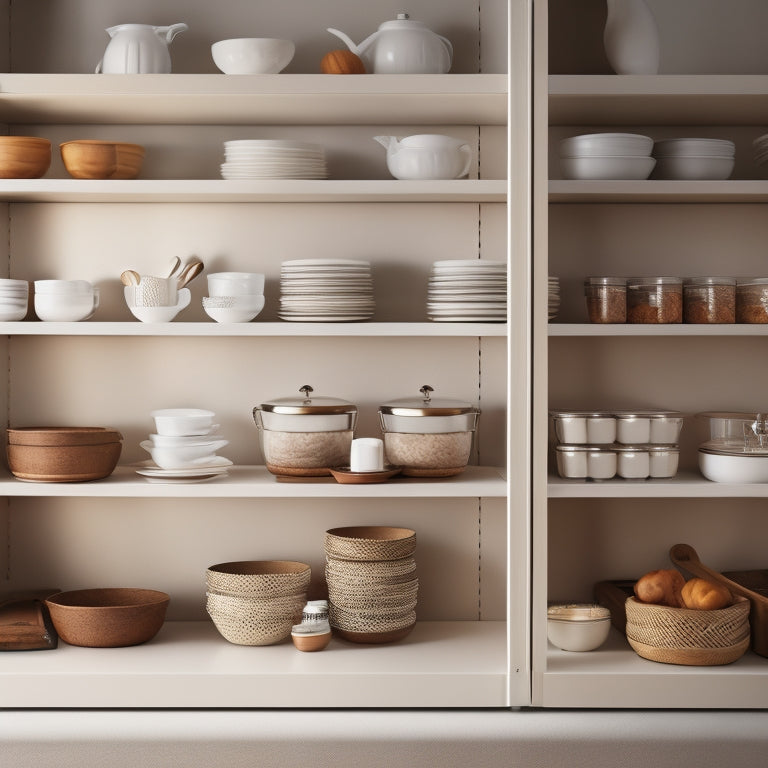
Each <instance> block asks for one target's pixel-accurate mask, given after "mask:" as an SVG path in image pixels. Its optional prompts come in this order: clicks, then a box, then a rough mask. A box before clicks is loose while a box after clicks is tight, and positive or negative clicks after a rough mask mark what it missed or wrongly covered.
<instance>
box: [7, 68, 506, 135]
mask: <svg viewBox="0 0 768 768" xmlns="http://www.w3.org/2000/svg"><path fill="white" fill-rule="evenodd" d="M506 121H507V76H506V75H503V74H497V75H493V74H491V75H450V74H449V75H346V76H345V75H319V74H317V75H288V74H280V75H238V76H227V75H181V74H171V75H77V74H76V75H71V74H0V122H4V123H94V124H105V123H107V124H139V123H151V124H156V125H157V124H178V125H190V124H192V125H195V124H197V125H200V124H216V125H222V124H229V125H289V124H290V125H323V124H333V125H339V124H353V125H376V124H395V123H404V124H409V125H412V124H425V125H429V124H435V125H440V124H445V125H478V124H479V125H506Z"/></svg>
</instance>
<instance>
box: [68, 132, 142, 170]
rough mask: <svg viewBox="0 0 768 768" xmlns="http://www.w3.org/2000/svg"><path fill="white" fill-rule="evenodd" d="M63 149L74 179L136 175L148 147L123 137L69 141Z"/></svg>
mask: <svg viewBox="0 0 768 768" xmlns="http://www.w3.org/2000/svg"><path fill="white" fill-rule="evenodd" d="M59 149H60V151H61V159H62V160H63V161H64V167H65V168H66V169H67V172H68V173H69V175H70V176H72V178H74V179H135V178H136V177H137V176H138V175H139V171H140V170H141V164H142V162H143V161H144V147H142V146H141V145H140V144H127V143H125V142H122V141H99V140H97V139H82V140H78V141H65V142H64V143H63V144H60V145H59Z"/></svg>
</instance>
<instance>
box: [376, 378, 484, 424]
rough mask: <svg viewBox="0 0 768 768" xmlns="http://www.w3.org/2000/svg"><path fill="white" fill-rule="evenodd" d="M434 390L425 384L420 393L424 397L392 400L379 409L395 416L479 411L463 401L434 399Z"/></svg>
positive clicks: (451, 414)
mask: <svg viewBox="0 0 768 768" xmlns="http://www.w3.org/2000/svg"><path fill="white" fill-rule="evenodd" d="M433 391H434V390H433V389H432V387H430V386H429V384H425V385H424V386H423V387H421V389H419V392H421V394H422V397H406V398H403V399H402V400H391V401H390V402H388V403H384V404H383V405H382V406H380V407H379V411H380V412H381V413H384V414H392V415H393V416H458V415H460V414H463V413H474V412H476V411H477V409H476V408H475V407H474V406H473V405H472V404H471V403H467V402H464V401H463V400H449V399H446V398H435V399H434V400H433V399H432V392H433Z"/></svg>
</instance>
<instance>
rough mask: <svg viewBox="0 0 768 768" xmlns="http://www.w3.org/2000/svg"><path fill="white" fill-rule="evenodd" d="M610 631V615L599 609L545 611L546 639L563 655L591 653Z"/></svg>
mask: <svg viewBox="0 0 768 768" xmlns="http://www.w3.org/2000/svg"><path fill="white" fill-rule="evenodd" d="M610 630H611V612H610V611H609V610H608V609H607V608H604V607H603V606H602V605H594V604H586V603H585V604H582V603H574V604H568V605H552V606H550V607H549V608H548V609H547V637H548V639H549V642H550V643H552V645H555V646H557V647H558V648H560V649H562V650H564V651H594V650H595V649H596V648H599V647H600V646H601V645H602V644H603V643H604V642H605V641H606V640H607V639H608V634H609V632H610Z"/></svg>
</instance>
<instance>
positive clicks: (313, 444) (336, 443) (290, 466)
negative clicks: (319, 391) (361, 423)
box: [253, 384, 357, 477]
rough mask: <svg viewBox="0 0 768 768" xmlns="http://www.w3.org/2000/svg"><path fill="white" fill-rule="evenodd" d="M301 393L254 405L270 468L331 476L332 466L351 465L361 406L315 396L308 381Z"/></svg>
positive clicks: (290, 473)
mask: <svg viewBox="0 0 768 768" xmlns="http://www.w3.org/2000/svg"><path fill="white" fill-rule="evenodd" d="M299 392H300V393H301V396H293V397H281V398H277V399H275V400H271V401H268V402H266V403H262V404H261V405H257V406H256V407H255V408H254V409H253V420H254V421H255V423H256V426H257V427H258V429H259V434H260V437H261V448H262V452H263V453H264V460H265V463H266V465H267V469H268V470H269V471H270V472H271V473H272V474H273V475H288V476H299V477H319V476H323V475H330V474H331V472H330V470H331V467H340V466H344V465H346V464H349V455H350V449H351V446H352V437H353V434H354V430H355V425H356V422H357V406H355V405H353V404H352V403H348V402H347V401H346V400H340V399H338V398H335V397H315V396H313V395H312V392H313V390H312V387H310V386H309V385H308V384H305V385H304V386H303V387H301V389H300V390H299Z"/></svg>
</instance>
